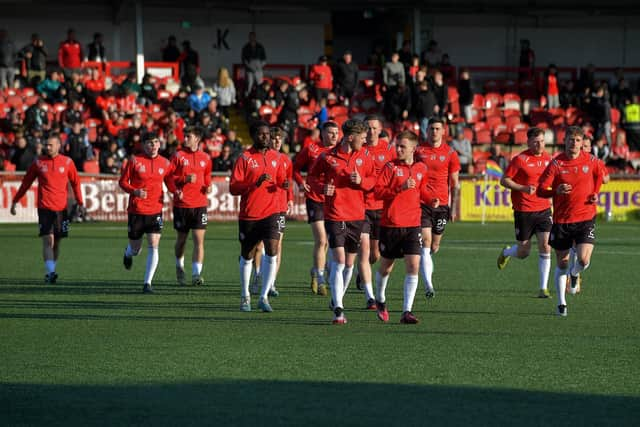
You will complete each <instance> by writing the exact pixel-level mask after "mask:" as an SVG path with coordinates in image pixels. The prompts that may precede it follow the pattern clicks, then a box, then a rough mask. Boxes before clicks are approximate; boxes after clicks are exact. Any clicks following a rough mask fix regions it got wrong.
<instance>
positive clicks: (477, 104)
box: [473, 93, 484, 110]
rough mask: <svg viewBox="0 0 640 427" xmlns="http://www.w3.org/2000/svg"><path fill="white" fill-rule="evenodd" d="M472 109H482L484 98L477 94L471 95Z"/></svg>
mask: <svg viewBox="0 0 640 427" xmlns="http://www.w3.org/2000/svg"><path fill="white" fill-rule="evenodd" d="M473 107H474V108H477V109H479V110H483V109H484V96H482V95H481V94H479V93H476V94H474V95H473Z"/></svg>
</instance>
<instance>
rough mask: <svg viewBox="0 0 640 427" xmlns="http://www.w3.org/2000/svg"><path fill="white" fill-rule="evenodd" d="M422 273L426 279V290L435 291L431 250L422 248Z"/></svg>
mask: <svg viewBox="0 0 640 427" xmlns="http://www.w3.org/2000/svg"><path fill="white" fill-rule="evenodd" d="M420 273H422V278H423V279H424V289H425V291H429V290H432V289H433V283H432V282H431V278H432V277H433V260H432V259H431V248H422V253H421V256H420Z"/></svg>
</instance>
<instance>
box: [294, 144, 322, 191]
mask: <svg viewBox="0 0 640 427" xmlns="http://www.w3.org/2000/svg"><path fill="white" fill-rule="evenodd" d="M328 149H329V148H328V147H325V146H324V145H322V143H315V142H313V143H311V144H309V145H308V146H306V147H305V148H303V149H302V151H300V152H299V153H298V155H296V160H295V162H294V163H293V179H295V181H296V183H297V184H298V187H300V188H303V187H302V183H303V182H305V179H304V177H303V176H302V174H301V172H302V170H303V169H306V170H307V180H306V181H307V184H309V186H310V187H311V191H309V192H305V194H304V195H305V197H306V198H307V199H311V200H313V201H315V202H320V203H322V202H324V194H323V193H322V191H320V192H318V191H315V189H317V188H324V175H318V176H316V175H312V174H311V167H312V165H313V163H314V162H315V161H316V159H317V158H318V157H319V156H320V154H322V153H323V152H325V151H327V150H328Z"/></svg>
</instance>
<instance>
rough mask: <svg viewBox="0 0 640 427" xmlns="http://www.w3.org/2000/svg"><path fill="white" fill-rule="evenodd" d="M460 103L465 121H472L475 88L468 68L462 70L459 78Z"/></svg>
mask: <svg viewBox="0 0 640 427" xmlns="http://www.w3.org/2000/svg"><path fill="white" fill-rule="evenodd" d="M458 103H459V104H460V107H461V108H462V112H463V114H464V120H465V122H467V123H469V122H471V120H472V117H473V88H472V85H471V75H470V74H469V69H467V68H463V69H462V70H461V71H460V79H459V80H458Z"/></svg>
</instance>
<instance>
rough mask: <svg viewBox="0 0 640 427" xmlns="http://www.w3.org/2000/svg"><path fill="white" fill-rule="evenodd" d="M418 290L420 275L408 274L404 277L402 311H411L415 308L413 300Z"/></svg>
mask: <svg viewBox="0 0 640 427" xmlns="http://www.w3.org/2000/svg"><path fill="white" fill-rule="evenodd" d="M416 290H418V275H417V274H407V275H406V276H405V278H404V306H403V307H402V311H411V308H413V300H414V298H415V297H416Z"/></svg>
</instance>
